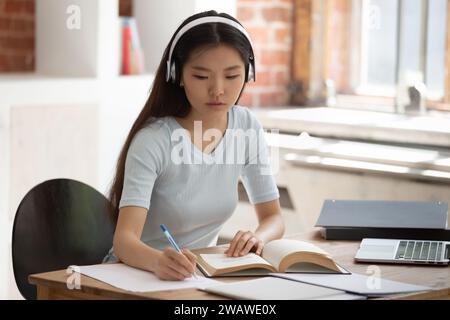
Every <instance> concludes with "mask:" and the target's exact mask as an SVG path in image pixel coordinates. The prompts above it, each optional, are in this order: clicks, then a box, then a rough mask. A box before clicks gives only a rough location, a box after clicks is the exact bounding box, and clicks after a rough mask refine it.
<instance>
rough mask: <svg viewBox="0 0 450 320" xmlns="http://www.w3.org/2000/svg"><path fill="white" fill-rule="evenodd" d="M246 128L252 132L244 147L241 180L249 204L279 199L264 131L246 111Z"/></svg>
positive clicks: (249, 112) (248, 111)
mask: <svg viewBox="0 0 450 320" xmlns="http://www.w3.org/2000/svg"><path fill="white" fill-rule="evenodd" d="M246 113H247V121H248V127H249V128H250V129H252V130H254V132H255V134H254V135H252V138H251V140H253V141H249V143H248V144H247V146H246V149H247V150H246V161H245V164H244V166H243V169H242V172H241V179H242V183H243V185H244V188H245V190H246V191H247V195H248V198H249V200H250V203H251V204H258V203H262V202H267V201H272V200H275V199H278V198H279V197H280V194H279V191H278V187H277V185H276V182H275V178H274V177H273V174H272V170H271V167H270V161H269V148H268V145H267V141H266V139H265V134H264V130H263V128H262V126H261V124H260V123H259V121H258V120H257V119H256V117H255V116H254V115H253V114H252V113H251V111H250V110H247V111H246Z"/></svg>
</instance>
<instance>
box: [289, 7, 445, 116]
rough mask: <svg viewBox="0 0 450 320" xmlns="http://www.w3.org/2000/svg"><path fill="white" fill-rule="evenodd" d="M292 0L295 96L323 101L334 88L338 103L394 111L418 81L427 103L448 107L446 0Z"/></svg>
mask: <svg viewBox="0 0 450 320" xmlns="http://www.w3.org/2000/svg"><path fill="white" fill-rule="evenodd" d="M295 1H296V12H295V17H296V20H295V21H296V22H295V26H294V28H295V30H296V33H297V36H296V37H295V40H294V48H293V66H294V70H293V80H294V81H295V82H297V83H294V84H297V87H295V86H293V88H301V90H303V92H300V94H299V93H298V91H297V92H296V91H294V93H295V94H296V95H297V96H303V97H304V96H307V97H309V99H308V100H309V101H310V103H311V104H312V103H314V102H316V103H319V102H320V101H321V102H322V103H323V102H324V101H326V100H325V98H324V94H325V93H326V92H328V93H329V92H336V93H337V98H338V99H337V101H338V103H337V104H338V105H342V106H345V104H346V102H345V101H347V102H350V104H352V103H354V104H353V106H351V107H354V108H358V106H360V107H362V108H365V107H367V108H369V109H376V110H380V111H394V110H396V108H395V106H396V105H399V104H401V103H403V104H405V102H406V101H407V102H408V103H409V95H408V87H410V86H412V85H415V84H417V83H424V84H425V85H426V98H427V106H428V107H437V108H439V109H445V110H450V107H449V104H450V85H449V84H450V71H449V68H450V52H448V51H449V48H450V44H449V43H447V42H448V41H449V39H450V35H449V34H448V30H449V29H450V23H449V22H448V18H449V17H448V12H449V11H450V5H449V3H450V0H317V1H311V0H295ZM305 17H306V18H305ZM307 18H308V19H309V21H308V22H307V23H305V20H307ZM302 21H303V22H302ZM305 25H308V26H310V29H311V30H310V31H308V32H309V33H308V34H307V36H305V31H304V29H305V28H304V26H305ZM302 27H303V30H302ZM297 29H298V30H297ZM305 48H306V49H305ZM309 48H311V49H309ZM315 48H316V49H315ZM305 61H306V62H307V63H308V64H307V65H308V66H309V68H310V70H309V71H308V69H307V71H308V72H304V71H303V72H301V68H303V66H304V65H305ZM330 80H331V81H330ZM330 84H331V85H330ZM330 86H331V89H332V90H328V89H329V87H330ZM318 88H322V89H320V90H319V89H318ZM293 97H294V98H293V102H294V103H295V102H296V101H295V95H293ZM405 99H407V100H405ZM298 101H300V100H298ZM328 101H332V100H328ZM334 101H335V100H334ZM347 105H348V104H347Z"/></svg>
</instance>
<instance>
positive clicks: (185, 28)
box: [166, 16, 255, 81]
mask: <svg viewBox="0 0 450 320" xmlns="http://www.w3.org/2000/svg"><path fill="white" fill-rule="evenodd" d="M206 23H224V24H227V25H230V26H232V27H234V28H236V29H237V30H239V31H240V32H241V33H242V34H243V35H244V36H245V37H246V38H247V40H248V42H249V43H250V47H251V50H252V55H251V56H250V60H253V61H250V65H251V67H252V68H253V70H251V78H252V79H253V81H255V72H254V69H255V66H254V57H253V45H252V40H251V39H250V36H249V34H248V33H247V31H246V30H245V29H244V27H243V26H241V25H240V24H239V23H237V22H236V21H234V20H231V19H229V18H225V17H219V16H212V17H202V18H198V19H195V20H193V21H191V22H189V23H187V24H186V25H185V26H183V27H182V28H181V29H180V30H179V31H178V32H177V34H176V35H175V38H174V39H173V41H172V44H171V45H170V50H169V58H168V60H167V72H166V81H169V80H170V79H171V78H172V80H174V73H175V70H174V65H173V64H172V54H173V50H174V49H175V46H176V45H177V43H178V41H179V40H180V38H181V37H182V36H183V34H185V33H186V32H188V31H189V30H190V29H192V28H194V27H196V26H198V25H201V24H206ZM249 78H250V77H249Z"/></svg>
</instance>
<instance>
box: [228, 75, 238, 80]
mask: <svg viewBox="0 0 450 320" xmlns="http://www.w3.org/2000/svg"><path fill="white" fill-rule="evenodd" d="M239 76H240V74H236V75H234V76H227V79H236V78H238V77H239Z"/></svg>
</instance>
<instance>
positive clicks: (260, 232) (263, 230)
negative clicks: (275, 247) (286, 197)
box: [255, 213, 284, 243]
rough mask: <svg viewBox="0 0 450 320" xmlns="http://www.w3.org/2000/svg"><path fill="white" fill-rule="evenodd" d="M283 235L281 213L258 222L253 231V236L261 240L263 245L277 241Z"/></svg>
mask: <svg viewBox="0 0 450 320" xmlns="http://www.w3.org/2000/svg"><path fill="white" fill-rule="evenodd" d="M283 234H284V221H283V218H282V216H281V213H279V214H274V215H270V216H268V217H266V218H264V219H262V220H260V222H259V225H258V227H257V228H256V231H255V236H257V237H258V238H259V239H261V240H262V241H263V242H264V243H267V242H269V241H271V240H275V239H279V238H281V237H282V236H283Z"/></svg>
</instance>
